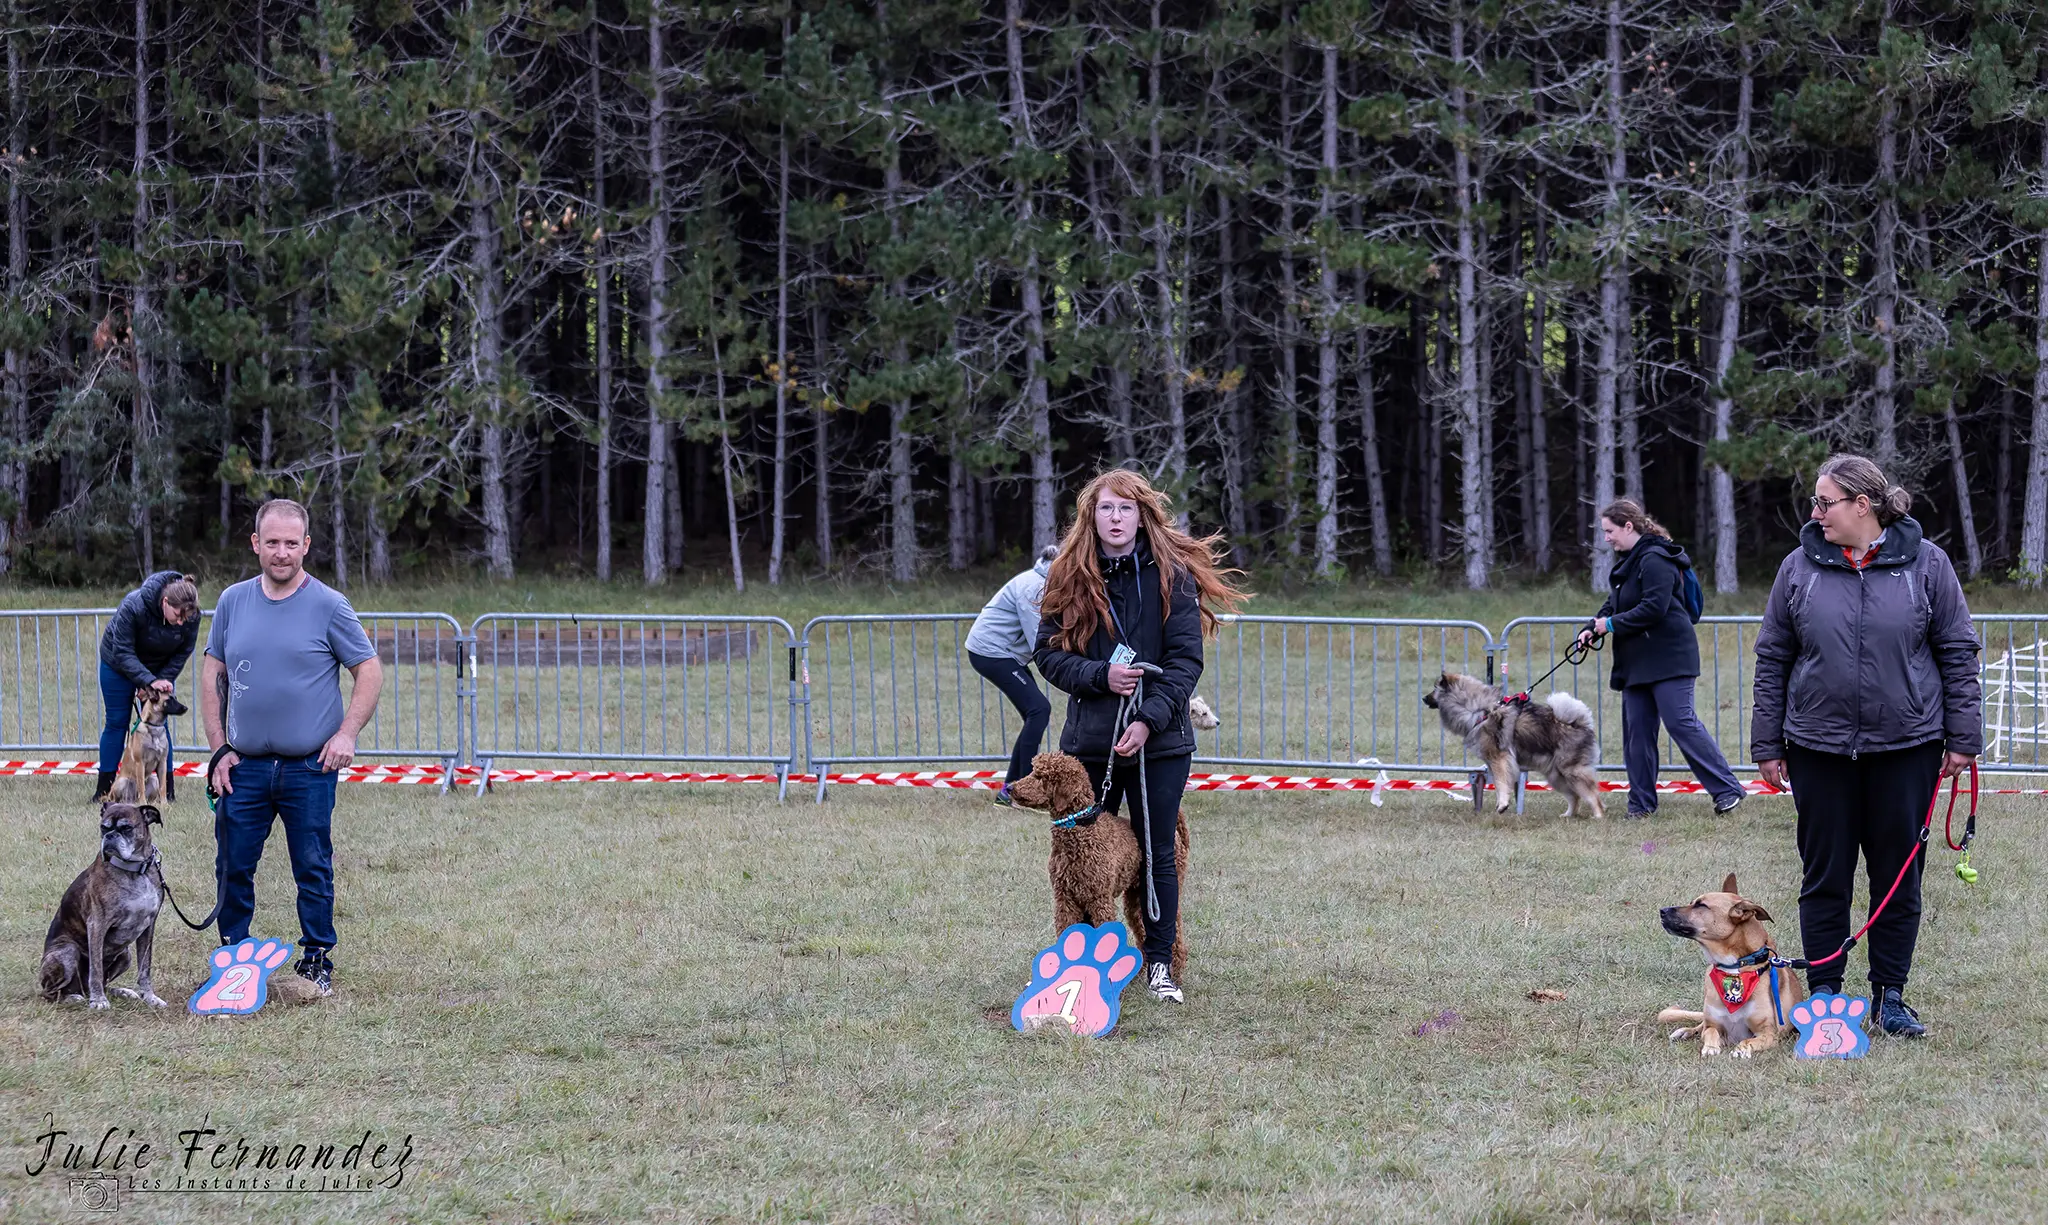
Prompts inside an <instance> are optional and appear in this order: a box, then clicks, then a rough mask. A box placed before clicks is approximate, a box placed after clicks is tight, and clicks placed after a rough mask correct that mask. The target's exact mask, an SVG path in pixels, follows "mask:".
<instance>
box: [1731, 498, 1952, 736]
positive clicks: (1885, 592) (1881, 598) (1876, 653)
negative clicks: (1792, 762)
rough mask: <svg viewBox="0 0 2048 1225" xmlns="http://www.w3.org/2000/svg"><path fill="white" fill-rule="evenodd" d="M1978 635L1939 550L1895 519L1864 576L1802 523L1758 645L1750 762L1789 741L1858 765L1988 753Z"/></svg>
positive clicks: (1912, 525)
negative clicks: (1898, 756) (1941, 748)
mask: <svg viewBox="0 0 2048 1225" xmlns="http://www.w3.org/2000/svg"><path fill="white" fill-rule="evenodd" d="M1978 650H1979V646H1978V643H1977V635H1976V632H1975V630H1974V628H1973V627H1972V626H1971V624H1970V608H1969V605H1968V604H1966V603H1964V601H1963V585H1962V583H1961V582H1959V581H1958V580H1957V579H1956V572H1955V567H1954V566H1953V565H1952V564H1950V562H1949V558H1948V554H1947V553H1944V552H1943V551H1942V550H1941V547H1940V546H1939V545H1936V544H1933V543H1931V542H1929V541H1927V540H1925V539H1923V538H1922V536H1921V531H1920V525H1919V524H1918V523H1916V522H1915V521H1913V520H1912V519H1910V518H1907V519H1901V520H1899V521H1898V522H1897V523H1894V524H1892V525H1891V527H1889V528H1888V529H1886V531H1885V538H1884V540H1883V541H1882V542H1881V543H1880V544H1879V545H1878V554H1877V557H1876V558H1875V559H1874V560H1873V561H1872V562H1871V563H1870V564H1869V566H1867V567H1865V568H1864V569H1862V570H1858V569H1856V568H1855V567H1854V566H1851V565H1850V564H1849V562H1848V559H1847V558H1845V557H1844V556H1842V550H1841V548H1840V547H1839V546H1837V545H1832V544H1829V543H1828V541H1827V539H1826V538H1825V537H1824V536H1822V535H1821V530H1820V525H1819V524H1817V523H1812V522H1809V523H1807V525H1806V526H1805V527H1804V528H1802V529H1801V530H1800V533H1799V548H1798V550H1797V551H1796V552H1794V553H1793V554H1792V555H1791V556H1789V557H1787V558H1786V559H1785V561H1784V564H1782V565H1780V566H1779V567H1778V578H1777V581H1776V582H1774V583H1772V584H1771V599H1770V603H1769V604H1767V605H1766V606H1765V607H1764V623H1763V628H1762V629H1761V630H1759V631H1758V633H1757V639H1756V700H1755V711H1754V714H1753V716H1752V719H1751V723H1750V741H1751V745H1750V758H1751V759H1752V760H1754V761H1773V760H1781V759H1783V757H1784V756H1785V743H1786V742H1787V741H1790V742H1792V743H1793V744H1797V745H1799V746H1800V747H1801V748H1806V749H1813V750H1816V751H1819V752H1823V753H1840V754H1842V755H1844V756H1849V757H1854V756H1856V755H1857V754H1859V753H1882V752H1887V751H1890V750H1893V749H1905V748H1912V747H1913V746H1915V745H1921V744H1927V743H1929V742H1930V741H1937V740H1945V741H1946V742H1947V746H1948V748H1949V750H1950V751H1951V752H1956V753H1968V754H1971V755H1973V756H1974V755H1975V754H1977V753H1979V752H1981V751H1982V750H1983V747H1984V718H1983V701H1982V697H1981V694H1980V692H1979V689H1978V685H1977V652H1978Z"/></svg>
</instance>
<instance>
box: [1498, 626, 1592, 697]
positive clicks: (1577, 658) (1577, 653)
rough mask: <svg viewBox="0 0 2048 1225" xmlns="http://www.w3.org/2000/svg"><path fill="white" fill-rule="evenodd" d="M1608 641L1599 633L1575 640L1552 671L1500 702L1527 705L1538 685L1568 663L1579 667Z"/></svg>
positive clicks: (1553, 665) (1551, 668)
mask: <svg viewBox="0 0 2048 1225" xmlns="http://www.w3.org/2000/svg"><path fill="white" fill-rule="evenodd" d="M1606 641H1607V635H1605V634H1598V635H1595V636H1594V637H1593V639H1592V640H1591V641H1590V642H1586V643H1581V642H1573V643H1572V644H1571V645H1570V646H1568V647H1566V648H1565V649H1564V655H1563V656H1562V657H1560V658H1559V659H1558V661H1557V662H1556V663H1554V664H1552V665H1550V671H1548V672H1545V673H1544V674H1543V675H1542V676H1539V677H1537V678H1536V679H1535V680H1533V681H1530V682H1529V687H1528V688H1526V689H1524V690H1522V691H1521V692H1520V693H1517V694H1512V695H1510V696H1508V697H1504V698H1502V699H1501V700H1500V704H1501V705H1502V706H1527V705H1528V704H1529V695H1530V694H1531V693H1533V692H1535V690H1536V687H1537V686H1538V685H1541V684H1542V683H1543V682H1544V681H1547V680H1549V679H1550V678H1551V677H1553V676H1556V675H1557V674H1558V671H1559V670H1560V669H1562V668H1563V667H1564V666H1565V665H1566V664H1570V665H1571V666H1573V667H1577V666H1579V665H1580V664H1582V663H1585V662H1586V656H1588V655H1590V654H1592V653H1593V652H1594V651H1598V650H1602V649H1603V644H1605V643H1606Z"/></svg>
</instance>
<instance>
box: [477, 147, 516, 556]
mask: <svg viewBox="0 0 2048 1225" xmlns="http://www.w3.org/2000/svg"><path fill="white" fill-rule="evenodd" d="M472 174H473V176H474V178H473V180H472V183H471V188H470V202H469V224H470V258H471V260H472V263H471V272H470V275H471V276H472V277H473V278H474V279H475V285H474V288H473V290H472V292H473V293H474V295H475V302H476V325H475V326H476V339H475V362H476V365H475V369H474V370H473V371H472V377H473V378H474V379H475V380H476V382H477V384H478V387H479V389H480V390H481V391H482V392H483V426H482V428H481V429H480V430H479V437H480V439H481V445H482V450H483V473H482V478H483V479H482V484H483V519H484V567H485V570H486V571H487V572H488V573H489V574H490V576H491V577H492V578H495V579H509V578H511V577H512V515H511V507H510V505H509V504H508V503H507V500H506V496H505V479H506V470H505V460H506V450H505V434H506V426H505V407H506V406H505V374H504V369H503V365H504V354H505V319H504V310H503V306H502V304H501V302H500V299H499V297H498V294H499V291H500V289H501V275H500V272H499V268H498V242H499V239H498V223H497V219H496V218H495V217H494V216H492V211H493V207H494V205H495V203H496V202H495V201H494V200H493V198H492V196H493V194H494V193H493V192H492V191H491V190H490V189H489V188H487V187H486V182H487V178H488V176H489V174H490V171H489V170H488V169H487V168H485V167H483V166H478V167H477V168H476V169H475V170H473V171H472Z"/></svg>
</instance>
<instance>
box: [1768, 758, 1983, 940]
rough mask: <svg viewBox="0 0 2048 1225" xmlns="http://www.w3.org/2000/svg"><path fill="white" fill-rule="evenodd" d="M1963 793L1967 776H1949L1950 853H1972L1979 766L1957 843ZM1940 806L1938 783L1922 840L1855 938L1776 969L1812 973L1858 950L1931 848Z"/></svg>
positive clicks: (1945, 837) (1946, 825)
mask: <svg viewBox="0 0 2048 1225" xmlns="http://www.w3.org/2000/svg"><path fill="white" fill-rule="evenodd" d="M1962 791H1963V774H1962V771H1960V770H1958V771H1956V773H1954V774H1953V775H1950V776H1949V786H1948V818H1947V819H1946V820H1945V821H1944V822H1943V823H1942V833H1941V836H1942V841H1944V842H1946V843H1948V849H1949V850H1951V851H1966V850H1968V849H1969V846H1970V842H1971V840H1972V839H1974V838H1976V836H1977V763H1976V762H1974V761H1973V762H1971V763H1970V817H1969V821H1968V823H1967V824H1966V825H1965V826H1964V828H1963V840H1962V842H1961V843H1957V842H1956V840H1955V818H1956V800H1957V799H1959V798H1961V796H1962ZM1940 802H1941V782H1940V781H1939V780H1936V782H1935V784H1934V794H1933V795H1931V796H1929V797H1927V819H1926V820H1924V821H1922V822H1921V823H1920V840H1919V841H1918V842H1916V843H1914V844H1913V850H1912V851H1911V852H1910V853H1909V854H1908V855H1907V856H1906V862H1905V863H1904V864H1902V865H1901V866H1900V868H1899V874H1898V876H1896V877H1894V878H1893V880H1892V887H1891V888H1890V889H1887V890H1885V894H1884V899H1883V901H1880V902H1879V903H1878V904H1877V905H1875V906H1873V907H1871V909H1870V917H1869V918H1867V919H1865V920H1864V921H1863V926H1861V927H1859V928H1857V929H1856V934H1855V935H1853V936H1851V937H1849V938H1848V939H1847V940H1844V941H1842V947H1841V948H1838V949H1836V950H1835V951H1834V952H1832V953H1829V954H1828V955H1827V956H1825V957H1822V958H1820V959H1819V960H1818V961H1808V960H1806V959H1805V958H1804V957H1794V958H1790V959H1786V958H1783V957H1773V958H1772V959H1771V964H1772V965H1773V966H1774V967H1775V966H1789V967H1790V968H1792V969H1794V970H1810V969H1812V968H1813V967H1814V966H1824V965H1826V964H1827V963H1829V962H1830V961H1833V960H1835V959H1836V958H1838V957H1845V956H1847V955H1848V953H1849V950H1850V949H1853V948H1855V947H1856V942H1857V941H1858V940H1861V939H1863V934H1864V933H1865V932H1867V931H1869V930H1870V926H1871V924H1873V923H1875V922H1877V917H1878V916H1879V915H1881V914H1883V913H1884V908H1885V906H1886V905H1887V904H1889V903H1890V902H1891V900H1892V895H1893V894H1894V893H1897V892H1898V891H1899V886H1900V885H1902V884H1904V883H1905V882H1906V873H1908V872H1910V871H1912V870H1913V859H1914V857H1915V856H1917V855H1919V854H1920V850H1921V848H1922V847H1925V846H1926V845H1927V839H1928V836H1929V835H1930V834H1932V833H1933V831H1934V807H1935V805H1936V804H1939V803H1940Z"/></svg>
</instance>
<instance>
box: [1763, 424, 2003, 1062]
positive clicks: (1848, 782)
mask: <svg viewBox="0 0 2048 1225" xmlns="http://www.w3.org/2000/svg"><path fill="white" fill-rule="evenodd" d="M1812 502H1813V515H1812V518H1811V519H1810V520H1809V521H1808V522H1807V524H1806V525H1805V527H1803V528H1802V529H1800V533H1799V548H1797V549H1796V550H1794V551H1793V552H1792V555H1791V556H1789V557H1787V558H1786V559H1785V561H1784V564H1782V565H1780V566H1779V567H1778V578H1777V581H1776V582H1774V583H1773V584H1772V585H1771V598H1770V602H1769V604H1767V605H1766V606H1765V609H1764V623H1763V627H1762V628H1761V629H1760V630H1759V631H1758V633H1757V639H1756V700H1755V714H1754V718H1753V722H1752V724H1751V729H1750V730H1751V740H1752V741H1753V744H1752V745H1751V754H1752V755H1753V756H1754V758H1755V759H1756V763H1757V767H1758V769H1759V770H1760V771H1761V772H1762V773H1763V776H1764V781H1765V782H1767V783H1769V784H1771V785H1772V786H1773V787H1777V788H1781V789H1782V788H1784V787H1785V786H1786V785H1787V780H1788V778H1789V779H1790V780H1791V782H1792V783H1794V784H1796V789H1795V791H1794V794H1793V802H1794V804H1796V805H1797V807H1798V811H1799V827H1798V839H1799V859H1800V862H1801V864H1802V865H1803V866H1804V869H1805V879H1804V881H1803V883H1802V884H1801V886H1800V891H1799V932H1800V938H1801V940H1802V941H1803V944H1804V948H1805V955H1806V956H1807V957H1808V958H1813V959H1818V958H1823V957H1826V956H1827V955H1829V954H1831V953H1833V952H1834V951H1836V950H1837V949H1839V948H1841V947H1842V942H1843V941H1844V940H1845V939H1847V938H1848V935H1849V932H1850V926H1849V899H1850V895H1851V894H1853V893H1854V892H1855V888H1856V859H1857V852H1858V850H1859V849H1860V850H1861V852H1862V855H1863V859H1864V863H1865V867H1866V871H1867V872H1868V874H1869V882H1870V896H1872V897H1873V898H1881V897H1883V896H1884V895H1885V891H1886V890H1888V889H1890V888H1891V887H1892V882H1893V881H1894V880H1897V881H1898V882H1899V886H1898V892H1897V893H1895V894H1894V895H1893V896H1892V899H1891V901H1890V902H1889V903H1888V904H1886V906H1885V908H1884V912H1883V914H1882V915H1881V916H1880V917H1879V918H1878V920H1877V922H1876V923H1875V924H1873V925H1872V926H1871V929H1870V936H1869V948H1870V983H1871V988H1872V992H1873V994H1875V995H1876V996H1877V1006H1878V1024H1879V1025H1880V1026H1881V1027H1882V1028H1883V1029H1884V1031H1885V1032H1886V1033H1888V1034H1894V1035H1898V1036H1902V1037H1909V1038H1918V1037H1921V1036H1922V1035H1924V1034H1926V1032H1927V1027H1926V1026H1925V1025H1923V1024H1921V1022H1920V1018H1919V1015H1918V1014H1917V1013H1915V1012H1914V1011H1913V1010H1912V1009H1911V1008H1909V1007H1907V1006H1906V1000H1905V990H1906V977H1907V974H1908V972H1909V971H1910V970H1911V969H1912V964H1913V946H1914V944H1915V943H1916V942H1917V941H1918V939H1919V935H1920V874H1921V869H1922V868H1923V867H1925V865H1926V862H1927V861H1926V858H1925V857H1924V856H1923V857H1920V858H1917V859H1914V860H1913V861H1912V867H1911V869H1910V870H1907V871H1906V872H1905V875H1904V877H1903V878H1901V877H1900V870H1901V869H1902V868H1903V867H1904V865H1905V864H1906V863H1907V861H1908V858H1909V857H1910V856H1912V855H1913V851H1914V848H1915V847H1916V846H1918V845H1919V840H1920V827H1921V821H1922V819H1923V818H1924V817H1925V815H1926V812H1927V805H1928V802H1929V800H1930V798H1931V797H1932V795H1933V794H1934V791H1935V789H1936V788H1937V787H1939V786H1940V785H1941V780H1943V779H1945V778H1948V777H1950V776H1951V775H1953V774H1955V773H1957V772H1958V771H1961V770H1965V769H1968V768H1969V767H1970V764H1971V763H1972V762H1973V761H1975V760H1976V757H1977V754H1978V753H1979V752H1981V751H1982V750H1983V741H1984V721H1983V701H1982V696H1981V694H1980V692H1979V689H1978V684H1977V652H1978V649H1979V647H1978V642H1977V635H1976V632H1975V630H1974V628H1973V627H1972V625H1971V623H1970V608H1969V605H1968V604H1967V603H1966V602H1965V601H1964V599H1963V586H1962V584H1961V583H1960V582H1959V581H1957V579H1956V572H1955V567H1954V566H1953V565H1952V564H1950V562H1949V558H1948V554H1947V553H1944V552H1942V550H1941V547H1940V546H1939V545H1936V544H1934V543H1932V542H1931V541H1928V540H1927V539H1925V538H1924V537H1923V535H1922V534H1921V530H1920V525H1919V524H1918V523H1916V522H1914V521H1913V519H1912V518H1911V517H1910V516H1908V515H1907V514H1906V511H1907V509H1908V508H1910V507H1911V505H1912V497H1911V495H1909V494H1908V493H1907V492H1906V491H1905V490H1903V489H1901V488H1899V487H1898V486H1897V485H1893V484H1890V483H1889V482H1887V481H1886V480H1885V476H1884V473H1883V472H1882V471H1880V470H1879V468H1878V466H1877V465H1876V464H1874V463H1872V462H1871V461H1869V460H1867V459H1865V458H1863V457H1862V456H1860V455H1837V456H1835V457H1833V458H1831V459H1829V460H1828V461H1827V462H1826V463H1825V464H1822V465H1821V469H1820V475H1819V477H1818V478H1817V479H1816V480H1815V481H1814V484H1813V499H1812ZM1847 960H1848V958H1847V956H1846V954H1845V955H1844V956H1843V957H1839V958H1836V959H1835V960H1834V961H1832V962H1829V963H1828V964H1826V965H1822V966H1815V967H1814V968H1813V969H1812V970H1810V971H1809V972H1808V988H1809V989H1810V990H1812V991H1839V990H1840V989H1841V985H1842V972H1843V963H1844V962H1846V961H1847Z"/></svg>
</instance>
